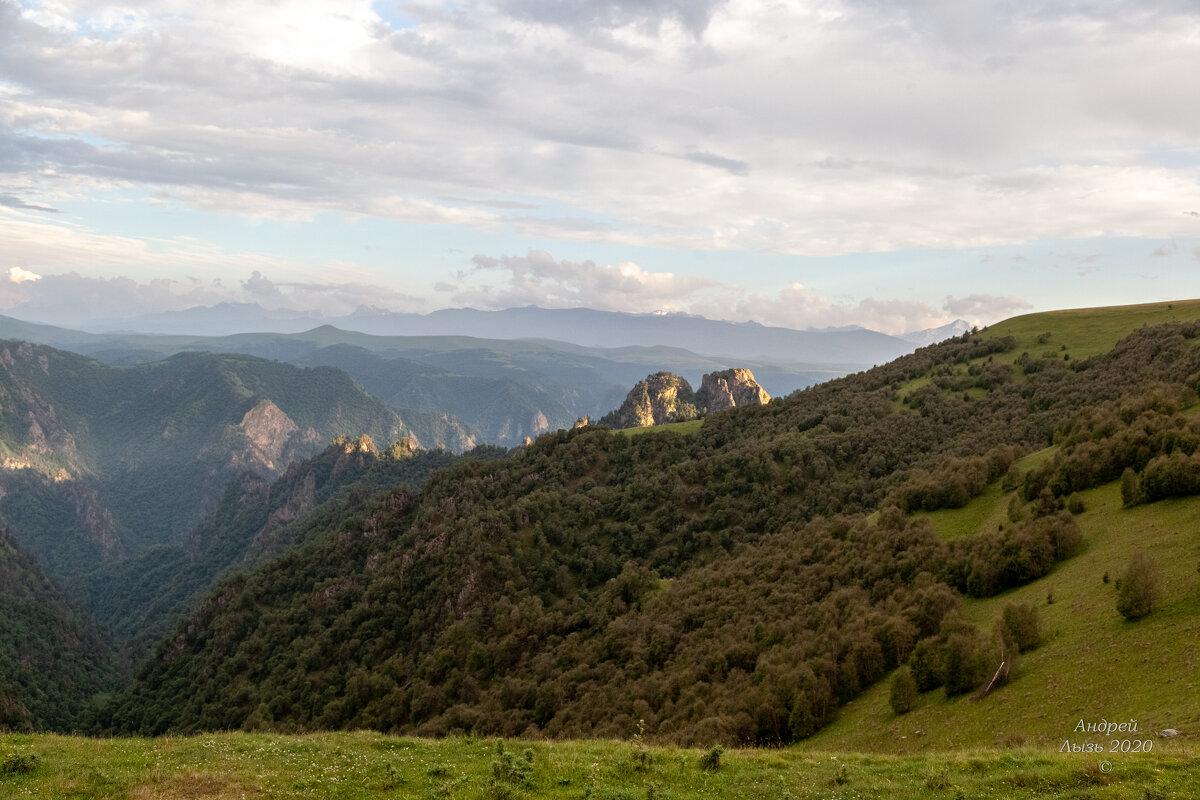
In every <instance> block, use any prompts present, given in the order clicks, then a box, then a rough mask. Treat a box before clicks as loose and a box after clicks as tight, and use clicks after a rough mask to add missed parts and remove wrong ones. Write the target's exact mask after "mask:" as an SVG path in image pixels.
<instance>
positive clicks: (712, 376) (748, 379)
mask: <svg viewBox="0 0 1200 800" xmlns="http://www.w3.org/2000/svg"><path fill="white" fill-rule="evenodd" d="M769 402H771V395H769V394H767V392H766V390H764V389H763V388H762V387H761V386H759V385H758V381H756V380H755V379H754V373H753V372H751V371H750V370H748V369H727V370H723V371H721V372H712V373H709V374H708V375H705V376H704V378H703V379H702V380H701V383H700V391H698V392H696V405H697V406H699V407H700V408H702V409H704V410H705V411H724V410H725V409H727V408H733V407H734V406H761V405H766V404H767V403H769Z"/></svg>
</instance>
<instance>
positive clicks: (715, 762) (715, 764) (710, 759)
mask: <svg viewBox="0 0 1200 800" xmlns="http://www.w3.org/2000/svg"><path fill="white" fill-rule="evenodd" d="M724 752H725V748H724V747H721V745H717V746H716V747H714V748H712V749H711V750H709V751H708V752H707V753H705V754H704V755H702V756H700V769H702V770H704V771H705V772H715V771H717V770H718V769H720V768H721V754H722V753H724Z"/></svg>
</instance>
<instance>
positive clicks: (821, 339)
mask: <svg viewBox="0 0 1200 800" xmlns="http://www.w3.org/2000/svg"><path fill="white" fill-rule="evenodd" d="M14 313H16V314H18V315H19V314H20V309H16V310H15V311H14ZM322 324H327V325H333V326H335V327H337V328H341V329H343V330H348V331H358V332H360V333H369V334H373V335H376V336H473V337H476V338H480V339H549V340H552V341H562V342H567V343H570V344H576V345H582V346H584V347H603V348H612V347H627V346H631V345H662V346H666V347H680V348H684V349H687V350H690V351H692V352H694V353H698V354H702V355H707V356H721V357H733V358H741V359H749V360H755V359H761V360H769V361H774V362H778V363H781V364H794V363H814V364H838V365H849V366H851V367H852V369H861V368H864V367H869V366H872V365H875V364H881V363H885V362H887V361H890V360H891V359H893V358H896V357H898V356H900V355H903V354H904V353H907V352H909V351H911V350H912V347H911V344H910V343H909V342H907V341H906V340H905V339H904V338H902V337H895V336H889V335H887V334H883V333H878V332H876V331H871V330H868V329H865V328H859V327H855V326H851V327H849V328H843V329H835V330H827V331H812V330H795V329H791V328H783V327H775V326H769V325H762V324H760V323H757V322H727V321H722V320H713V319H707V318H705V317H700V316H694V315H688V314H637V313H629V312H622V311H600V310H596V309H591V308H540V307H538V306H526V307H524V308H507V309H502V310H498V311H481V310H478V309H473V308H446V309H441V310H438V311H433V312H431V313H429V314H414V313H401V312H386V311H382V312H381V311H374V310H370V311H360V312H357V313H353V314H347V315H344V316H337V317H328V316H321V315H320V314H317V313H315V312H307V311H290V310H268V309H264V308H262V307H261V306H258V305H256V304H253V303H219V304H217V305H214V306H196V307H193V308H189V309H184V310H181V311H164V312H159V313H155V314H146V315H142V316H138V317H131V318H127V319H122V320H119V321H118V320H112V321H109V322H107V323H104V324H99V325H97V324H87V323H83V324H82V325H81V326H80V327H84V328H87V329H88V330H90V331H93V332H104V333H130V332H140V333H152V334H169V335H193V336H225V335H232V334H236V333H245V332H255V333H302V332H304V331H307V330H311V329H312V328H314V327H317V326H319V325H322Z"/></svg>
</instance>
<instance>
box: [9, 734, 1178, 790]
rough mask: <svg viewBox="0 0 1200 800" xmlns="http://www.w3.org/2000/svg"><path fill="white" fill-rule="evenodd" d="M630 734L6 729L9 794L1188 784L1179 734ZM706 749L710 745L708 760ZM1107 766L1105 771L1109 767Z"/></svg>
mask: <svg viewBox="0 0 1200 800" xmlns="http://www.w3.org/2000/svg"><path fill="white" fill-rule="evenodd" d="M704 755H705V752H704V751H700V750H680V749H661V748H647V747H642V746H640V745H639V744H637V743H635V742H611V741H607V742H556V743H553V744H548V743H543V742H512V741H509V742H497V741H496V740H485V739H470V738H466V739H444V740H437V741H433V740H419V739H409V738H394V737H387V736H383V735H381V734H374V733H340V734H319V735H311V736H278V735H265V734H264V735H259V734H221V735H212V736H197V737H189V738H173V739H172V738H163V739H103V740H97V739H84V738H77V737H64V736H49V735H47V736H6V737H0V796H3V797H5V798H21V797H37V798H63V799H64V800H71V799H77V800H99V799H100V798H106V799H110V800H117V799H118V798H120V799H122V800H124V799H126V798H127V799H128V800H150V799H151V798H189V799H190V800H234V799H235V798H237V799H240V798H281V799H282V798H331V799H334V800H351V799H358V798H364V799H365V798H480V799H481V800H501V799H503V798H509V799H511V800H519V798H564V799H565V798H572V799H573V800H579V799H580V798H595V800H607V799H611V800H656V799H662V800H670V799H671V798H730V800H733V799H734V798H737V800H746V798H783V799H790V800H800V799H801V798H804V799H807V798H847V800H849V799H850V798H886V799H887V800H909V799H910V798H911V799H913V800H915V799H916V798H930V797H935V798H1017V799H1019V798H1039V797H1063V798H1111V799H1113V800H1118V799H1123V798H1129V799H1130V800H1132V799H1133V798H1137V800H1144V798H1190V797H1194V796H1195V787H1197V786H1200V758H1197V755H1196V753H1195V752H1194V751H1191V750H1189V749H1188V747H1186V746H1184V745H1175V746H1173V747H1165V746H1164V747H1162V748H1159V749H1158V750H1157V751H1156V752H1153V753H1151V754H1150V755H1148V756H1138V757H1125V758H1123V759H1117V758H1112V759H1111V768H1110V767H1109V766H1108V765H1105V766H1103V767H1102V766H1101V763H1100V762H1101V761H1102V760H1103V759H1101V758H1096V757H1084V756H1062V755H1058V754H1056V753H1053V752H1046V751H1044V750H1041V749H1028V748H1024V749H1015V750H1005V751H996V750H966V751H961V752H955V753H949V754H936V755H922V756H884V755H863V754H846V753H831V752H823V751H816V750H813V749H812V748H809V747H803V746H801V747H793V748H789V749H786V750H730V751H725V752H721V753H719V754H718V757H717V764H716V768H715V769H706V768H705V767H704V765H703V764H702V758H703V756H704ZM710 760H711V759H710ZM1105 769H1108V770H1109V771H1107V772H1106V771H1104V770H1105Z"/></svg>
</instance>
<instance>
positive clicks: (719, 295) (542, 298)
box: [438, 251, 1030, 334]
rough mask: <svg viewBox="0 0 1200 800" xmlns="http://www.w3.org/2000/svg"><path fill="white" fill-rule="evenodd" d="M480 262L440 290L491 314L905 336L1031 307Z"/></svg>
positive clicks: (984, 299)
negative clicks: (592, 312)
mask: <svg viewBox="0 0 1200 800" xmlns="http://www.w3.org/2000/svg"><path fill="white" fill-rule="evenodd" d="M473 263H474V265H475V269H474V270H472V271H465V272H461V273H459V274H458V275H456V276H454V278H455V282H454V283H440V284H439V285H438V290H439V291H442V292H445V293H450V299H451V300H452V301H453V302H454V303H456V304H462V305H470V306H473V307H477V308H485V309H502V308H512V307H519V306H526V305H537V306H542V307H546V308H570V307H576V306H587V307H589V308H599V309H607V310H623V311H641V312H649V311H663V310H665V311H684V312H688V313H693V314H700V315H702V316H705V317H708V318H710V319H725V320H731V321H739V322H740V321H747V320H753V321H755V322H758V323H761V324H764V325H776V326H780V327H788V328H797V329H807V328H827V327H839V326H843V325H849V324H855V325H861V326H863V327H865V328H870V329H871V330H876V331H881V332H883V333H892V334H899V333H906V332H909V331H916V330H924V329H926V328H934V327H937V326H939V325H944V324H946V323H947V322H950V321H952V320H953V319H954V318H955V317H963V318H966V319H967V321H969V322H971V323H973V324H980V325H984V324H989V323H991V322H996V321H997V320H999V319H1003V318H1004V317H1006V316H1009V315H1011V314H1012V313H1013V312H1014V311H1020V310H1024V309H1028V308H1029V307H1030V304H1029V303H1028V302H1026V301H1025V300H1023V299H1021V298H1018V297H994V296H991V295H982V294H976V295H971V296H969V297H964V298H953V297H947V298H946V303H945V305H944V306H943V307H942V308H935V307H933V306H932V305H930V304H929V303H926V302H921V301H918V300H907V299H897V298H877V297H865V298H861V299H835V298H832V297H830V296H829V295H827V294H824V293H822V292H820V291H817V290H815V289H813V288H810V287H808V286H805V285H804V284H801V283H799V282H793V283H791V284H790V285H788V286H786V287H784V288H783V289H780V290H779V291H778V292H776V293H775V294H773V295H770V294H766V293H762V292H748V291H746V290H745V289H744V288H742V287H740V286H737V285H734V284H727V283H721V282H719V281H715V280H711V279H700V278H689V277H686V276H679V275H675V274H673V273H669V272H660V273H653V272H648V271H646V270H644V269H643V268H642V267H640V266H638V265H637V264H633V263H624V264H616V265H614V264H597V263H595V262H593V261H584V262H572V261H566V260H556V259H554V257H553V256H552V255H551V254H549V253H547V252H544V251H532V252H530V253H529V254H528V255H527V256H523V257H512V256H503V257H500V258H494V257H491V256H486V255H476V256H475V257H474V259H473Z"/></svg>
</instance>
